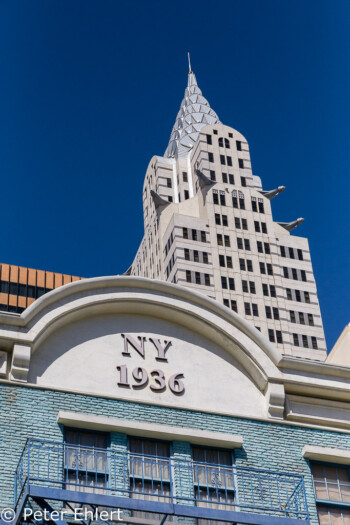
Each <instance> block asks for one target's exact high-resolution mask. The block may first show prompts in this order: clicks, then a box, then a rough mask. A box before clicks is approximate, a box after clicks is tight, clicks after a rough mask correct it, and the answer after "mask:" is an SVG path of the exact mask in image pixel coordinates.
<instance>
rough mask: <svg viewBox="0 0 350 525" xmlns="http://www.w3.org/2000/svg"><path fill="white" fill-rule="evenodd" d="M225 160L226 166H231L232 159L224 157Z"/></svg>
mask: <svg viewBox="0 0 350 525" xmlns="http://www.w3.org/2000/svg"><path fill="white" fill-rule="evenodd" d="M226 159H227V165H228V166H232V157H226Z"/></svg>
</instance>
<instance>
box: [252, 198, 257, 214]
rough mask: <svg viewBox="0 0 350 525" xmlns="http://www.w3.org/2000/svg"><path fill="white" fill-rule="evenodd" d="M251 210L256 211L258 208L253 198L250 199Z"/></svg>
mask: <svg viewBox="0 0 350 525" xmlns="http://www.w3.org/2000/svg"><path fill="white" fill-rule="evenodd" d="M252 210H253V211H258V206H257V202H256V198H255V197H252Z"/></svg>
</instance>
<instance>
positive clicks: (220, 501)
mask: <svg viewBox="0 0 350 525" xmlns="http://www.w3.org/2000/svg"><path fill="white" fill-rule="evenodd" d="M192 459H193V484H194V497H195V501H196V506H197V507H209V508H214V509H222V510H229V508H230V506H231V507H232V505H233V504H234V500H235V487H234V471H233V457H232V453H231V452H230V451H226V450H220V449H214V448H201V447H193V448H192ZM197 523H198V524H199V525H205V524H207V523H210V524H218V523H221V522H217V521H214V522H213V521H212V520H210V521H208V520H204V519H198V520H197Z"/></svg>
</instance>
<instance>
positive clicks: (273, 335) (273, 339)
mask: <svg viewBox="0 0 350 525" xmlns="http://www.w3.org/2000/svg"><path fill="white" fill-rule="evenodd" d="M268 332H269V341H271V343H274V342H275V332H274V331H273V330H272V329H271V328H269V331H268Z"/></svg>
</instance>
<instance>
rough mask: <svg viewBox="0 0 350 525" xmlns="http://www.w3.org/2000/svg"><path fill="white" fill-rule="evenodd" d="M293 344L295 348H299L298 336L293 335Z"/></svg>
mask: <svg viewBox="0 0 350 525" xmlns="http://www.w3.org/2000/svg"><path fill="white" fill-rule="evenodd" d="M293 344H294V346H299V337H298V334H293Z"/></svg>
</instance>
